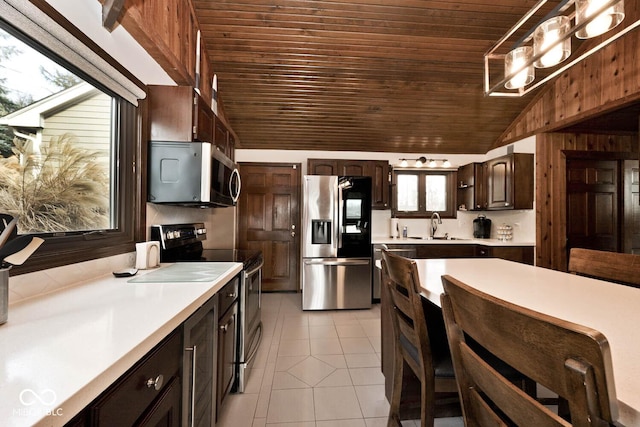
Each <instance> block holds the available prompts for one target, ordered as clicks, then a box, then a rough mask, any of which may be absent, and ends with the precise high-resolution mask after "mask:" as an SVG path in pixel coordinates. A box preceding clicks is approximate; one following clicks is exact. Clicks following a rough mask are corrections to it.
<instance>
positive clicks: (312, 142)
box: [193, 0, 557, 154]
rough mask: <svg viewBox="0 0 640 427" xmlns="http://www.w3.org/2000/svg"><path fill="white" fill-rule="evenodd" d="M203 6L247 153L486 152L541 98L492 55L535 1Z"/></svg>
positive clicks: (274, 1)
mask: <svg viewBox="0 0 640 427" xmlns="http://www.w3.org/2000/svg"><path fill="white" fill-rule="evenodd" d="M193 3H194V6H195V9H196V15H197V17H198V21H199V23H200V28H201V31H202V35H203V38H204V40H205V43H206V47H207V50H208V54H209V57H210V60H211V67H212V68H213V70H214V72H215V73H216V74H217V76H218V91H219V94H220V97H221V98H222V101H223V106H224V112H225V115H226V118H227V119H228V121H229V122H230V124H231V126H232V127H233V129H234V131H235V132H236V133H237V134H238V137H239V139H240V147H241V148H275V149H305V150H355V151H386V152H419V153H452V154H455V153H486V152H487V151H488V150H489V149H490V147H491V145H492V144H493V143H494V142H495V141H496V140H497V139H498V138H499V136H500V135H501V134H502V132H503V131H504V130H505V129H506V128H507V127H508V126H509V124H511V122H512V121H513V120H514V119H515V118H516V116H517V115H518V114H519V113H520V112H521V111H522V109H523V108H524V107H525V106H526V105H527V103H528V102H529V101H530V100H531V96H532V95H529V96H528V97H524V98H495V97H485V96H484V94H483V67H484V64H483V54H484V53H485V52H486V51H487V50H488V49H489V48H491V46H493V44H494V43H495V42H496V41H497V40H498V39H499V38H500V37H501V36H502V35H503V34H504V33H505V32H506V31H507V30H508V29H509V28H511V27H512V26H513V25H514V24H515V23H516V22H517V21H518V20H519V19H520V18H521V17H522V16H523V15H524V14H525V13H526V12H527V11H528V10H529V9H530V8H531V7H532V6H533V5H534V4H535V3H536V1H535V0H195V1H194V2H193ZM550 3H552V4H551V5H550V7H553V6H555V4H557V2H553V1H551V2H550ZM547 10H548V9H547ZM501 71H502V70H498V72H501Z"/></svg>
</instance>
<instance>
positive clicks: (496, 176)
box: [485, 153, 534, 210]
mask: <svg viewBox="0 0 640 427" xmlns="http://www.w3.org/2000/svg"><path fill="white" fill-rule="evenodd" d="M485 164H486V183H487V209H489V210H504V209H533V167H534V165H533V154H526V153H512V154H507V155H506V156H502V157H498V158H496V159H492V160H489V161H487V162H485Z"/></svg>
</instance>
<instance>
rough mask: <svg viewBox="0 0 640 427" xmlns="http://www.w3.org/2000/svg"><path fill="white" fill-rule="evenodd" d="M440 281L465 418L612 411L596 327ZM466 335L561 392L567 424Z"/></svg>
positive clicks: (540, 419) (579, 420)
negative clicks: (477, 349)
mask: <svg viewBox="0 0 640 427" xmlns="http://www.w3.org/2000/svg"><path fill="white" fill-rule="evenodd" d="M442 283H443V286H444V291H445V293H444V294H443V295H442V297H441V302H442V310H443V315H444V318H445V324H446V326H447V334H448V337H449V345H450V347H451V353H452V357H453V361H454V367H455V371H456V378H457V379H458V387H459V393H460V397H461V400H462V402H463V413H464V416H465V421H466V424H465V425H468V426H485V425H505V424H504V418H505V416H506V417H507V418H508V419H509V422H507V424H510V425H512V424H515V425H518V426H567V425H573V426H580V427H582V426H609V423H612V422H613V421H615V420H616V419H617V409H618V407H617V399H616V396H615V386H614V382H613V370H612V362H611V354H610V350H609V345H608V342H607V340H606V338H605V337H604V336H603V335H602V334H601V333H600V332H598V331H596V330H593V329H590V328H587V327H584V326H581V325H577V324H574V323H571V322H567V321H564V320H560V319H557V318H554V317H551V316H547V315H544V314H541V313H538V312H534V311H532V310H529V309H526V308H524V307H520V306H517V305H514V304H511V303H508V302H506V301H503V300H500V299H498V298H495V297H492V296H491V295H487V294H485V293H482V292H480V291H478V290H476V289H474V288H472V287H470V286H468V285H466V284H464V283H462V282H460V281H459V280H457V279H454V278H453V277H451V276H443V277H442ZM467 335H468V336H469V337H471V338H473V339H474V340H475V341H476V342H478V343H479V344H480V345H481V346H483V347H484V348H485V349H486V350H488V351H489V352H490V353H492V354H493V355H495V356H497V357H498V358H500V359H502V360H503V361H504V362H506V363H507V364H509V365H511V366H512V367H513V368H514V369H516V370H518V371H519V372H521V373H522V374H524V375H526V376H527V377H529V378H530V379H532V380H533V381H535V382H537V383H539V384H541V385H543V386H545V387H547V388H548V389H550V390H551V391H553V392H555V393H557V394H558V395H559V396H561V397H563V398H564V399H566V401H567V403H568V406H569V412H570V415H571V424H568V423H567V422H566V421H565V420H563V419H562V418H560V417H559V416H558V415H557V414H555V413H553V412H552V411H550V410H549V409H547V408H546V407H545V406H543V405H542V404H541V403H539V402H538V401H536V400H535V399H534V398H532V397H530V396H529V395H527V394H526V393H524V392H523V391H522V390H520V389H519V388H518V387H516V386H514V385H513V384H511V383H510V382H509V381H508V380H507V379H505V378H504V377H502V376H501V375H500V373H498V372H497V371H495V370H493V369H492V368H491V367H490V366H489V365H487V364H486V363H485V362H484V360H483V359H482V358H481V357H480V356H478V354H477V353H476V352H474V349H473V348H472V347H469V346H468V345H467V344H466V342H465V336H467ZM496 408H498V409H496ZM501 423H502V424H501Z"/></svg>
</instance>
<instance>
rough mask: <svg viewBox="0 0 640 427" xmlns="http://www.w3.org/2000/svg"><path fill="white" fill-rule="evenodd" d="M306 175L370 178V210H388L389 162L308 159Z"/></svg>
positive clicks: (389, 205) (389, 206)
mask: <svg viewBox="0 0 640 427" xmlns="http://www.w3.org/2000/svg"><path fill="white" fill-rule="evenodd" d="M307 174H308V175H340V176H369V177H371V207H372V209H390V208H391V204H390V200H389V196H390V192H389V162H388V161H386V160H341V159H309V160H308V161H307Z"/></svg>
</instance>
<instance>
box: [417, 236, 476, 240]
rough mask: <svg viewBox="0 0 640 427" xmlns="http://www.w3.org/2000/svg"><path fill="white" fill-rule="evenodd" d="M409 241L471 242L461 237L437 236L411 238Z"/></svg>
mask: <svg viewBox="0 0 640 427" xmlns="http://www.w3.org/2000/svg"><path fill="white" fill-rule="evenodd" d="M409 239H416V240H470V239H464V238H461V237H452V236H435V237H431V236H427V237H424V236H409Z"/></svg>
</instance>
